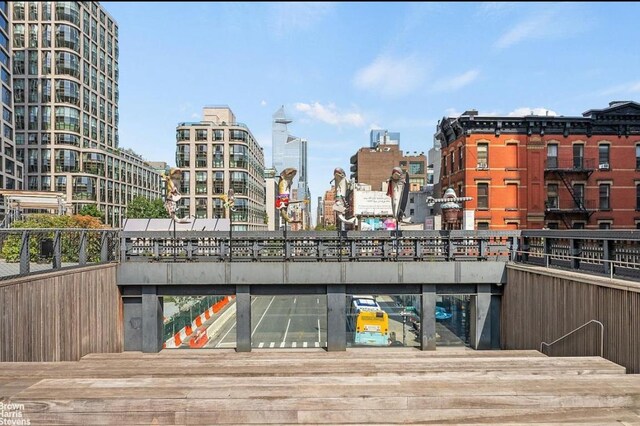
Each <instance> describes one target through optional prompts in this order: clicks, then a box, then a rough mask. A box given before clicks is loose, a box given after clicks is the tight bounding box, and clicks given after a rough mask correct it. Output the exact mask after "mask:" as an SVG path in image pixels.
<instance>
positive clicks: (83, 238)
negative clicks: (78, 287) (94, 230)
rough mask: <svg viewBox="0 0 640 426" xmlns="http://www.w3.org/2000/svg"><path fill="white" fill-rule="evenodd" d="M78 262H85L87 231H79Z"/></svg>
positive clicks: (81, 263) (83, 263)
mask: <svg viewBox="0 0 640 426" xmlns="http://www.w3.org/2000/svg"><path fill="white" fill-rule="evenodd" d="M78 264H79V265H86V264H87V231H80V250H79V251H78Z"/></svg>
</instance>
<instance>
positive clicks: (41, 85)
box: [0, 1, 161, 226]
mask: <svg viewBox="0 0 640 426" xmlns="http://www.w3.org/2000/svg"><path fill="white" fill-rule="evenodd" d="M2 4H6V3H5V2H2ZM9 5H10V13H9V15H10V21H11V25H12V34H13V36H12V40H11V41H12V43H11V44H12V48H13V49H12V50H13V101H14V118H15V147H16V158H17V159H18V160H19V161H20V162H24V167H25V179H24V185H23V187H24V189H28V190H34V191H36V190H41V191H51V190H55V191H59V192H62V193H65V194H66V195H67V199H68V200H71V201H72V203H73V209H74V211H75V212H78V211H79V210H80V209H81V208H82V207H83V206H85V205H90V204H94V205H97V207H98V208H99V209H100V210H101V211H102V212H103V213H104V214H105V220H106V222H107V223H108V224H112V225H114V226H119V225H120V223H121V219H122V217H124V214H125V210H126V205H127V203H128V202H129V201H131V199H132V198H134V197H136V196H144V197H146V198H158V197H160V188H161V186H160V175H159V174H158V173H157V172H156V171H154V170H153V168H152V167H150V166H149V165H148V164H147V163H146V162H145V161H144V160H143V159H142V158H141V157H140V156H138V155H137V154H135V153H134V152H133V151H131V150H126V149H121V148H119V147H118V25H117V23H116V22H115V20H114V19H113V18H112V17H111V16H109V14H108V13H107V12H106V11H105V10H104V8H103V7H102V6H101V5H100V4H99V3H97V2H75V1H67V2H64V1H58V2H50V1H44V2H23V1H14V2H9ZM0 41H1V40H0ZM5 65H6V64H5ZM4 79H5V77H4V73H3V80H4ZM4 94H5V93H3V95H4ZM16 172H17V171H16ZM9 184H10V182H8V181H6V182H5V187H7V186H8V185H9Z"/></svg>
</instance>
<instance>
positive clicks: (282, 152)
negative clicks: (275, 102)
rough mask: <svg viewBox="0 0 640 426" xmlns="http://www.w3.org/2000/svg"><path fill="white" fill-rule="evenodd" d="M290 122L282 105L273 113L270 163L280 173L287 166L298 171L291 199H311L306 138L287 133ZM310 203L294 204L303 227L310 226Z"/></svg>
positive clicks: (292, 186) (295, 211)
mask: <svg viewBox="0 0 640 426" xmlns="http://www.w3.org/2000/svg"><path fill="white" fill-rule="evenodd" d="M291 122H292V120H291V119H289V118H287V116H286V115H285V112H284V106H282V107H280V109H278V111H276V112H275V113H274V114H273V126H272V165H273V167H274V168H275V169H276V173H277V174H280V173H281V172H282V170H284V169H286V168H287V167H292V168H294V169H296V170H297V171H298V173H297V174H296V177H295V178H294V180H293V185H291V188H292V194H291V200H311V193H310V192H309V182H308V169H307V140H306V139H302V138H299V137H296V136H292V135H291V134H289V131H288V129H287V125H288V124H290V123H291ZM309 212H310V204H305V203H299V204H296V205H294V214H297V215H298V217H297V219H300V220H302V221H303V226H302V228H303V229H309V228H310V226H311V217H310V214H309Z"/></svg>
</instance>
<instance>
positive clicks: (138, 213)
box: [127, 196, 169, 219]
mask: <svg viewBox="0 0 640 426" xmlns="http://www.w3.org/2000/svg"><path fill="white" fill-rule="evenodd" d="M168 217H169V214H168V213H167V210H166V209H165V208H164V202H163V201H162V199H161V198H156V199H155V200H149V199H147V198H145V197H143V196H138V197H136V198H134V199H133V200H131V202H130V203H129V204H127V218H128V219H163V218H168Z"/></svg>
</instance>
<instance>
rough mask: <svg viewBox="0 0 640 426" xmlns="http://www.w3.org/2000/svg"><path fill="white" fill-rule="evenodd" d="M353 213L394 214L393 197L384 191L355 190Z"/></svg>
mask: <svg viewBox="0 0 640 426" xmlns="http://www.w3.org/2000/svg"><path fill="white" fill-rule="evenodd" d="M353 214H354V215H356V216H386V215H389V216H393V209H392V208H391V197H389V196H388V195H387V194H386V192H382V191H358V190H355V191H353Z"/></svg>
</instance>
